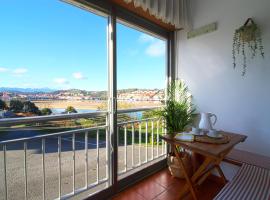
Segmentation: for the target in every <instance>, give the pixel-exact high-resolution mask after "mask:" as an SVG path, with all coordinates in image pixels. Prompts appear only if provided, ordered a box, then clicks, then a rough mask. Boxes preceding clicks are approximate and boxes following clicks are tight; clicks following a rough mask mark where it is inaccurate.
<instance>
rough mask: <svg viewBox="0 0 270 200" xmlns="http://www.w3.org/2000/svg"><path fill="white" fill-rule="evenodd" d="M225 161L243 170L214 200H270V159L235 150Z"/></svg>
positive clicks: (239, 171)
mask: <svg viewBox="0 0 270 200" xmlns="http://www.w3.org/2000/svg"><path fill="white" fill-rule="evenodd" d="M224 161H225V162H228V163H231V164H235V165H239V166H241V168H240V169H239V170H238V172H237V173H236V175H235V177H234V178H233V180H232V181H231V182H229V183H227V184H226V185H225V187H224V188H223V189H222V190H221V191H220V192H219V193H218V195H217V196H216V197H215V198H214V200H228V199H229V200H242V199H244V200H270V158H269V157H266V156H261V155H258V154H254V153H250V152H247V151H242V150H237V149H234V150H232V151H231V152H230V153H229V154H228V155H227V156H226V157H225V159H224Z"/></svg>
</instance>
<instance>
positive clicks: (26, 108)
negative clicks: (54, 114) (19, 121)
mask: <svg viewBox="0 0 270 200" xmlns="http://www.w3.org/2000/svg"><path fill="white" fill-rule="evenodd" d="M23 112H29V113H34V114H38V115H39V114H41V113H40V110H39V109H38V107H37V106H36V105H35V104H34V103H33V102H31V101H25V102H23Z"/></svg>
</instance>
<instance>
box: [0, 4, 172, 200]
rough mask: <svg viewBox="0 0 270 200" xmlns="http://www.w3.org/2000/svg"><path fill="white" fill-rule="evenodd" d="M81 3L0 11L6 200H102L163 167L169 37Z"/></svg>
mask: <svg viewBox="0 0 270 200" xmlns="http://www.w3.org/2000/svg"><path fill="white" fill-rule="evenodd" d="M67 2H68V3H70V4H71V5H70V4H68V3H67ZM78 2H79V1H73V0H70V1H69V0H67V1H50V2H46V3H45V1H28V2H23V3H22V2H21V3H20V2H18V3H16V4H12V3H10V2H9V1H4V2H3V3H1V7H0V24H1V27H2V29H1V30H2V32H1V37H0V43H1V46H0V75H1V85H0V106H1V107H0V160H1V162H0V182H1V184H0V193H1V194H3V195H2V196H3V199H22V198H25V199H61V198H69V197H73V196H75V195H78V198H85V197H88V196H89V195H93V194H95V193H97V192H98V191H108V192H107V193H105V194H104V196H103V197H102V198H101V199H105V196H106V195H107V196H108V195H109V194H111V193H112V192H117V191H119V190H120V189H121V188H122V186H124V184H123V183H124V182H123V181H128V183H129V184H130V183H131V182H130V181H131V180H129V179H128V178H129V177H130V176H132V175H134V173H136V177H135V179H139V178H140V177H141V176H142V174H140V173H139V172H141V171H142V169H145V168H146V167H149V166H152V165H154V164H156V163H158V162H160V161H161V160H163V161H164V158H165V155H166V145H165V144H164V142H162V141H161V139H160V135H162V134H164V133H165V128H164V122H163V121H162V119H159V118H157V116H156V115H155V114H154V112H153V110H155V109H158V107H160V106H162V105H163V104H164V98H165V91H164V89H165V88H166V79H167V76H168V75H167V73H166V71H167V70H166V68H167V66H168V62H167V61H168V59H167V57H168V55H167V54H168V53H167V49H168V45H167V44H168V41H167V40H168V34H167V31H166V30H163V29H161V28H160V27H157V26H156V25H153V24H151V23H149V22H146V21H145V20H143V19H141V18H139V17H136V16H133V15H131V14H130V13H128V12H126V11H125V10H123V9H121V8H118V7H115V6H114V5H111V4H110V3H108V2H107V1H106V2H107V3H105V1H102V2H101V1H87V2H88V3H85V4H82V3H78ZM80 2H81V1H80ZM93 2H94V3H93ZM100 2H101V3H100ZM125 19H126V20H125ZM138 27H140V28H138ZM135 179H133V180H135ZM92 198H97V197H96V196H92Z"/></svg>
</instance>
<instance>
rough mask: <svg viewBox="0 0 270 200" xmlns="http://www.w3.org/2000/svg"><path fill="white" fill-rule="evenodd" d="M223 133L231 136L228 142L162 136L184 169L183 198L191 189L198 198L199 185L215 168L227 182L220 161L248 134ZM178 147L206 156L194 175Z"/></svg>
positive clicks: (195, 197) (194, 196)
mask: <svg viewBox="0 0 270 200" xmlns="http://www.w3.org/2000/svg"><path fill="white" fill-rule="evenodd" d="M222 134H223V135H225V136H227V137H229V142H228V143H226V144H209V143H202V142H183V141H179V140H175V139H174V138H173V137H172V136H170V135H165V136H162V139H164V140H165V141H166V142H167V143H168V144H170V145H171V149H172V150H173V151H174V153H175V155H176V157H177V159H178V161H179V163H180V166H181V168H182V170H183V173H184V176H185V179H186V184H185V186H184V188H183V190H182V191H183V192H182V193H181V194H182V195H181V198H182V197H183V196H184V195H185V194H186V193H187V192H188V191H190V192H191V194H192V196H193V198H194V199H195V200H197V199H198V197H197V187H198V186H199V185H200V184H201V183H203V181H204V180H205V179H206V178H207V177H208V176H209V175H210V174H211V172H212V170H213V169H216V170H217V172H218V173H219V175H220V178H221V180H222V181H223V182H224V183H226V182H227V180H226V178H225V176H224V174H223V172H222V170H221V168H220V163H221V161H222V160H223V159H224V157H225V156H226V155H227V154H228V153H229V152H230V151H231V149H232V148H233V147H234V146H235V145H236V144H238V143H240V142H244V141H245V139H246V138H247V136H245V135H240V134H235V133H229V132H222ZM178 147H181V148H183V149H186V150H189V151H191V152H194V153H197V154H199V155H202V156H203V157H204V160H203V162H202V163H201V164H200V166H199V167H198V168H197V169H196V170H195V172H194V173H193V175H192V176H191V177H190V176H189V175H188V173H187V170H186V167H187V166H185V164H184V162H183V161H182V159H181V156H180V154H179V152H178V149H177V148H178Z"/></svg>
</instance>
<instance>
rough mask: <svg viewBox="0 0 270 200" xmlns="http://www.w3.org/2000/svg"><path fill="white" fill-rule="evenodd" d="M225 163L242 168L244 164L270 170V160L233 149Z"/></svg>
mask: <svg viewBox="0 0 270 200" xmlns="http://www.w3.org/2000/svg"><path fill="white" fill-rule="evenodd" d="M223 161H225V162H228V163H231V164H234V165H238V166H241V165H242V164H244V163H246V164H250V165H255V166H258V167H263V168H266V169H270V158H269V157H266V156H262V155H258V154H255V153H251V152H248V151H243V150H238V149H233V150H232V151H231V152H230V153H229V154H228V155H227V156H226V157H225V158H224V160H223Z"/></svg>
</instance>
